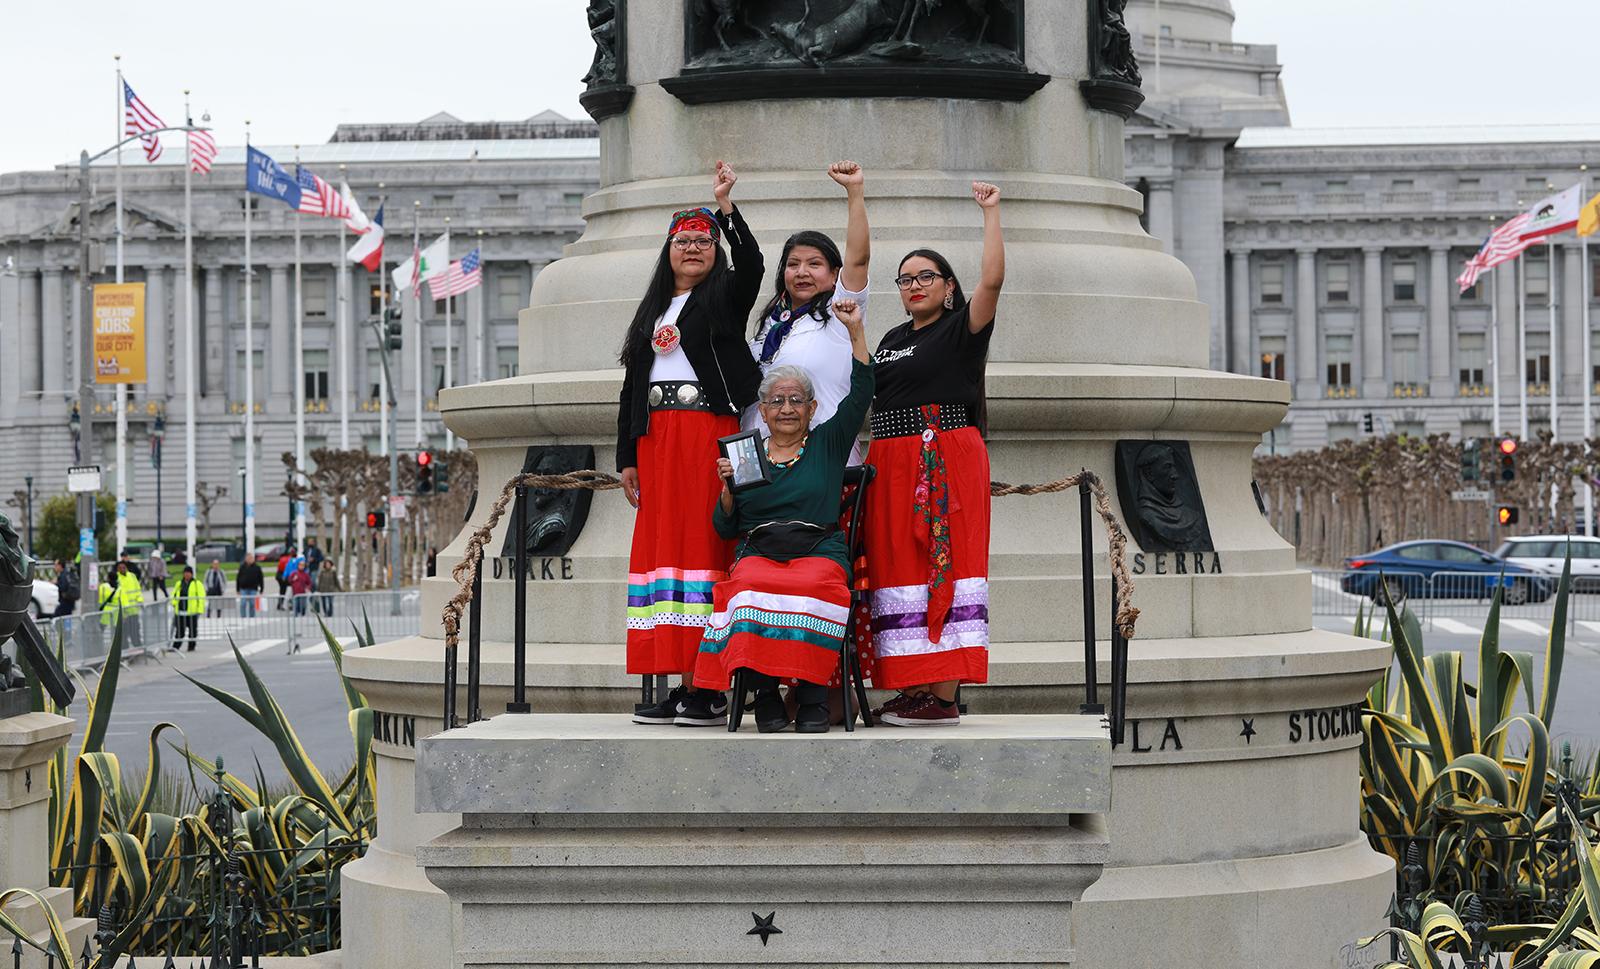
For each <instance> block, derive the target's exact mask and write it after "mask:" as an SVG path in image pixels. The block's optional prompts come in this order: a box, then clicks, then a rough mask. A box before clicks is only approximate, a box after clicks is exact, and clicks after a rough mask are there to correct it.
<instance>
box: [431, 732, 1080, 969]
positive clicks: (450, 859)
mask: <svg viewBox="0 0 1600 969" xmlns="http://www.w3.org/2000/svg"><path fill="white" fill-rule="evenodd" d="M1110 769H1111V766H1110V744H1109V741H1108V740H1107V737H1106V733H1105V730H1104V727H1103V726H1102V725H1101V724H1100V722H1099V721H1098V719H1093V718H1087V717H1062V716H1052V717H1044V716H1040V717H979V718H973V719H972V721H971V722H970V723H968V724H965V725H963V727H962V729H961V730H959V731H939V730H925V731H908V730H900V731H894V730H891V729H888V728H882V729H876V730H859V731H857V732H855V733H854V734H846V733H844V732H843V731H834V732H833V733H830V734H827V735H824V736H797V735H795V734H778V735H770V736H762V735H759V734H756V733H755V732H754V731H753V730H747V731H744V732H742V733H740V734H738V735H734V736H730V735H728V734H726V733H725V732H722V731H719V730H709V729H707V730H694V731H690V730H679V729H674V728H649V729H646V728H639V727H637V726H634V725H632V724H629V723H626V722H625V721H622V720H621V719H620V718H617V717H614V716H584V715H560V714H556V715H547V716H542V715H532V716H510V715H502V716H500V717H498V718H496V719H494V720H491V721H487V722H481V723H478V724H474V725H473V726H471V727H468V728H465V729H460V730H453V731H450V732H448V733H444V734H441V735H439V736H436V737H431V738H429V739H427V740H424V741H423V742H422V745H421V752H420V756H419V763H418V769H417V807H418V809H419V810H422V811H430V812H433V811H443V812H460V813H461V814H462V824H461V826H460V827H459V828H457V829H455V830H453V831H450V832H448V833H447V834H444V835H441V836H440V837H438V838H435V839H433V840H432V841H430V842H428V843H427V844H425V845H422V846H421V847H420V848H419V849H418V861H419V862H420V863H421V864H422V865H423V866H424V867H425V868H426V870H427V874H428V878H429V879H431V880H432V881H433V882H434V883H435V884H437V885H439V886H440V887H441V888H443V889H444V890H445V891H446V892H447V893H449V895H450V898H451V899H452V900H453V901H454V902H456V903H458V904H459V906H460V915H459V920H458V922H457V924H456V933H455V939H456V943H455V944H456V958H457V962H456V965H458V966H461V967H464V969H470V967H478V966H495V967H509V966H540V967H546V966H550V967H553V966H558V965H559V966H563V967H565V966H607V967H613V966H621V965H635V964H638V965H651V966H664V967H678V969H691V967H693V969H700V967H724V966H725V967H729V969H731V967H735V966H740V967H742V966H751V965H773V966H792V967H799V966H850V965H863V966H865V965H873V966H880V965H908V966H950V967H954V966H1019V967H1020V966H1037V965H1040V964H1045V965H1057V966H1065V965H1075V964H1076V962H1075V959H1074V940H1073V931H1074V930H1073V921H1072V909H1073V905H1074V903H1075V902H1076V901H1077V899H1078V898H1079V897H1080V896H1081V895H1082V894H1083V892H1084V889H1085V888H1087V887H1088V886H1089V885H1090V884H1091V883H1093V882H1094V880H1095V879H1096V878H1098V877H1099V874H1100V869H1101V866H1102V865H1103V863H1104V861H1105V857H1106V840H1105V835H1104V829H1103V825H1102V824H1101V823H1100V815H1101V814H1102V813H1103V812H1104V811H1105V809H1106V808H1107V806H1108V805H1109V796H1108V794H1109V778H1110ZM769 915H770V917H771V920H772V924H773V925H774V926H775V927H776V928H777V929H781V930H782V932H781V934H772V935H769V936H768V938H767V939H766V942H765V944H763V942H762V940H761V939H760V938H759V936H756V935H751V934H750V930H751V929H754V928H756V927H757V920H756V918H753V917H752V916H756V917H759V918H761V919H765V918H767V917H768V916H769Z"/></svg>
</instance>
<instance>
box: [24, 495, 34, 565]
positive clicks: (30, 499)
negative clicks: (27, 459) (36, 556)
mask: <svg viewBox="0 0 1600 969" xmlns="http://www.w3.org/2000/svg"><path fill="white" fill-rule="evenodd" d="M22 481H23V483H24V484H26V485H27V486H28V507H27V509H26V512H25V514H27V516H28V556H29V557H30V558H31V557H32V556H33V475H31V474H25V475H23V476H22Z"/></svg>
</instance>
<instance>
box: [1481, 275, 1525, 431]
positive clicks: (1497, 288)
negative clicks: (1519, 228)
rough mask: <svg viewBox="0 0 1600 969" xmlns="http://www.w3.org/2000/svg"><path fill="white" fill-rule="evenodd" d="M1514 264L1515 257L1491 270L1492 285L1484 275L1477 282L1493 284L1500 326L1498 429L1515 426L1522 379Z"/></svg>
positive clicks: (1484, 284) (1485, 284) (1487, 284)
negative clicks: (1499, 423)
mask: <svg viewBox="0 0 1600 969" xmlns="http://www.w3.org/2000/svg"><path fill="white" fill-rule="evenodd" d="M1516 267H1517V261H1516V260H1515V259H1512V260H1510V261H1508V262H1503V263H1501V264H1500V265H1498V266H1496V267H1495V268H1494V269H1492V270H1490V272H1492V273H1494V282H1493V284H1491V283H1490V282H1489V278H1488V277H1487V276H1485V277H1484V278H1483V279H1482V280H1480V281H1479V285H1480V286H1490V285H1492V287H1493V292H1494V301H1495V306H1496V314H1497V316H1498V319H1499V325H1500V419H1501V422H1502V425H1503V426H1502V427H1501V430H1505V429H1507V428H1511V427H1515V426H1516V411H1517V381H1519V380H1521V379H1522V358H1521V357H1519V356H1518V355H1517V269H1516ZM1508 408H1509V410H1508ZM1508 415H1509V417H1508ZM1508 421H1509V422H1508Z"/></svg>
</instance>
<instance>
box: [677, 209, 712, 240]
mask: <svg viewBox="0 0 1600 969" xmlns="http://www.w3.org/2000/svg"><path fill="white" fill-rule="evenodd" d="M684 229H690V230H694V229H698V230H700V231H701V232H704V233H706V234H707V235H709V236H710V237H711V238H712V239H713V240H716V239H719V238H721V236H722V229H721V228H720V227H719V226H718V225H717V219H716V216H715V215H713V214H712V212H711V210H710V209H705V208H700V209H686V210H684V211H682V212H678V213H675V214H674V215H673V216H672V224H671V226H670V227H669V228H668V229H667V235H668V237H671V236H675V235H677V234H678V233H679V232H682V231H683V230H684Z"/></svg>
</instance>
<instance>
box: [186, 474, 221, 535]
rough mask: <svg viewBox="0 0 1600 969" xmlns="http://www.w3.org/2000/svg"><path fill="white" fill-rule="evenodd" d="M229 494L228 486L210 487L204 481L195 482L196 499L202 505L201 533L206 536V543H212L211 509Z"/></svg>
mask: <svg viewBox="0 0 1600 969" xmlns="http://www.w3.org/2000/svg"><path fill="white" fill-rule="evenodd" d="M227 493H228V486H227V485H208V484H206V483H205V482H204V481H198V482H195V489H194V497H195V500H196V501H197V502H199V504H200V531H201V534H203V535H205V539H204V541H207V542H209V541H211V509H212V508H213V507H214V506H215V505H216V503H217V501H218V500H220V499H221V498H222V496H223V495H225V494H227Z"/></svg>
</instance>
